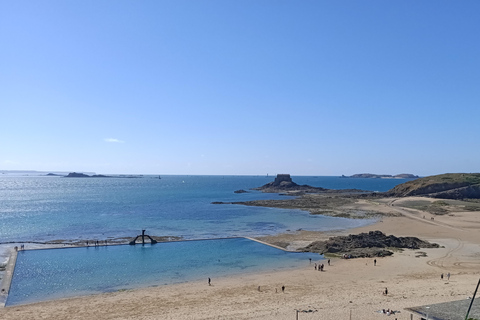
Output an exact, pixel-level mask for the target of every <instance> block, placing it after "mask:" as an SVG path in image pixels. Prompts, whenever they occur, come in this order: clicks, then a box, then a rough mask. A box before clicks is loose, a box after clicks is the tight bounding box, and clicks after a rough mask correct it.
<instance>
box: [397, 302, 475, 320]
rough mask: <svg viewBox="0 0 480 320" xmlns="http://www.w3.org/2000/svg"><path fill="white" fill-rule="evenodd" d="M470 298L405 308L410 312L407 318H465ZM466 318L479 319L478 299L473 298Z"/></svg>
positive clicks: (463, 319) (439, 319) (457, 319)
mask: <svg viewBox="0 0 480 320" xmlns="http://www.w3.org/2000/svg"><path fill="white" fill-rule="evenodd" d="M471 302H472V299H463V300H459V301H451V302H444V303H437V304H430V305H426V306H419V307H412V308H405V310H407V311H409V312H411V313H412V314H411V315H410V318H409V319H413V320H418V319H428V320H465V316H466V315H467V310H468V307H469V306H470V303H471ZM468 318H469V319H470V318H472V319H480V299H475V301H474V302H473V305H472V309H471V310H470V314H469V315H468Z"/></svg>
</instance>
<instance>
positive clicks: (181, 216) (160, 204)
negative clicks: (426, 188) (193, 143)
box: [0, 176, 407, 243]
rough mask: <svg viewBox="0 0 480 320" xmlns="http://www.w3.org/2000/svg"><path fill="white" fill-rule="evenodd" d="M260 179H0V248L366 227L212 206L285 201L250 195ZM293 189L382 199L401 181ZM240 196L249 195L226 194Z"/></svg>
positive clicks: (317, 182) (312, 180)
mask: <svg viewBox="0 0 480 320" xmlns="http://www.w3.org/2000/svg"><path fill="white" fill-rule="evenodd" d="M273 179H274V177H271V176H270V177H267V176H162V179H158V176H155V177H153V176H150V177H149V176H145V177H143V178H131V179H127V178H103V179H102V178H87V179H85V178H62V177H11V176H1V177H0V199H1V201H0V243H5V242H28V241H48V240H55V239H64V240H105V239H111V238H116V237H133V236H136V235H137V234H139V233H140V230H142V229H147V233H148V234H151V235H156V236H179V237H183V238H185V239H199V238H217V237H232V236H259V235H268V234H275V233H282V232H286V231H289V230H291V231H294V230H297V229H305V230H331V229H347V228H353V227H357V226H360V225H365V224H368V223H371V222H372V221H367V220H350V219H343V218H331V217H322V216H312V215H309V214H308V213H306V212H301V211H298V210H284V209H272V208H261V207H247V206H242V205H228V204H225V205H213V204H211V203H212V202H213V201H223V202H231V201H248V200H257V199H285V198H288V197H286V196H282V195H278V194H266V193H261V192H258V191H250V189H251V188H255V187H259V186H262V185H264V184H266V183H268V182H271V181H273ZM292 179H293V181H295V182H296V183H298V184H309V185H312V186H316V187H324V188H331V189H346V188H357V189H363V190H371V191H386V190H388V189H390V188H392V187H394V186H395V185H397V184H399V183H402V182H405V181H407V180H405V179H342V178H340V177H301V176H292ZM238 189H244V190H248V191H250V192H249V193H241V194H236V193H234V191H235V190H238Z"/></svg>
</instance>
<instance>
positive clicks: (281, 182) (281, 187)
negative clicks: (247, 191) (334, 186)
mask: <svg viewBox="0 0 480 320" xmlns="http://www.w3.org/2000/svg"><path fill="white" fill-rule="evenodd" d="M253 190H260V191H262V192H269V193H280V192H284V191H289V192H292V191H302V192H304V193H316V192H322V191H327V190H328V189H325V188H317V187H312V186H308V185H298V184H296V183H295V182H293V181H292V178H291V177H290V175H289V174H278V175H277V177H276V178H275V181H273V182H269V183H267V184H265V185H263V186H261V187H259V188H254V189H253Z"/></svg>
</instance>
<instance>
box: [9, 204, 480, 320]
mask: <svg viewBox="0 0 480 320" xmlns="http://www.w3.org/2000/svg"><path fill="white" fill-rule="evenodd" d="M392 200H393V199H388V200H382V201H377V202H369V201H360V202H359V203H357V204H356V206H358V207H362V208H363V209H365V208H367V209H369V210H376V211H381V212H384V213H389V214H390V216H388V217H384V218H383V219H382V221H381V222H378V223H376V224H375V225H372V226H368V227H362V228H358V229H354V230H348V231H347V232H329V233H319V232H299V233H296V234H286V235H279V236H275V237H266V238H262V240H264V241H270V242H278V241H286V242H290V243H291V247H301V246H303V245H305V244H306V243H310V242H311V241H314V240H317V239H321V238H325V237H328V236H331V235H338V234H348V233H359V232H367V231H371V230H381V231H383V232H385V233H386V234H393V235H395V236H416V237H419V238H421V239H424V240H428V241H431V242H436V243H438V244H440V245H441V246H444V247H443V248H439V249H420V250H404V251H397V252H395V254H394V255H393V256H392V257H387V258H377V265H376V266H374V265H373V259H371V258H365V259H351V260H344V259H340V258H332V259H331V266H328V265H326V262H325V261H322V262H323V263H325V265H326V266H325V271H324V272H320V271H315V270H314V265H313V263H314V261H312V264H311V265H309V264H308V262H306V265H305V267H303V268H300V269H295V270H288V271H275V270H272V271H271V272H267V273H261V274H248V275H243V276H235V277H224V278H215V277H212V286H208V284H207V277H208V276H211V275H207V276H206V278H205V281H202V282H191V283H184V284H178V285H169V286H159V287H151V288H146V289H137V290H128V291H121V292H115V293H106V294H100V295H94V296H86V297H79V298H73V299H65V300H56V301H48V302H41V303H36V304H30V305H24V306H13V307H7V308H3V309H2V308H0V319H22V320H25V319H95V320H101V319H266V320H270V319H271V320H281V319H296V313H297V312H296V310H312V311H315V312H300V313H299V314H298V319H301V320H303V319H384V318H386V317H387V316H386V315H384V314H382V313H378V312H377V311H378V310H381V309H387V308H388V309H393V310H398V311H400V313H397V314H395V315H394V316H389V317H388V318H389V319H395V318H396V319H410V314H409V313H408V312H407V311H405V310H404V308H406V307H413V306H419V305H424V304H433V303H440V302H446V301H453V300H460V299H464V298H467V297H469V296H472V294H473V291H474V289H475V286H476V284H477V281H478V279H479V277H480V259H479V258H480V232H479V230H480V212H461V211H458V212H454V213H451V214H448V215H443V216H435V219H434V220H431V215H430V214H428V213H426V212H423V211H419V210H413V209H405V208H403V207H402V205H405V204H406V203H405V201H414V200H421V201H430V200H428V199H414V198H409V200H404V199H401V200H396V201H393V202H392ZM392 204H393V205H392ZM424 216H425V218H424ZM425 255H426V256H425ZM442 273H443V274H444V275H446V274H447V273H450V274H451V277H450V280H447V279H446V277H445V278H444V279H443V280H441V279H440V275H441V274H442ZM283 285H284V286H285V292H283V293H282V290H281V287H282V286H283ZM259 286H260V290H259ZM385 288H388V295H383V294H382V292H383V291H384V290H385ZM414 319H419V318H418V317H416V316H415V317H414Z"/></svg>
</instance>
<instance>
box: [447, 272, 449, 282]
mask: <svg viewBox="0 0 480 320" xmlns="http://www.w3.org/2000/svg"><path fill="white" fill-rule="evenodd" d="M447 280H448V281H450V272H449V273H447Z"/></svg>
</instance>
